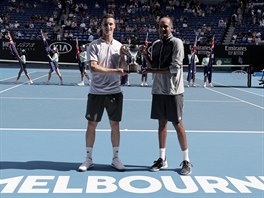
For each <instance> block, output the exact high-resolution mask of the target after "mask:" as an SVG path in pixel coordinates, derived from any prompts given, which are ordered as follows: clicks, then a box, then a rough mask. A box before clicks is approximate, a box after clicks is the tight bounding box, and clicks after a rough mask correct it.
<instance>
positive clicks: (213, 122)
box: [0, 68, 264, 198]
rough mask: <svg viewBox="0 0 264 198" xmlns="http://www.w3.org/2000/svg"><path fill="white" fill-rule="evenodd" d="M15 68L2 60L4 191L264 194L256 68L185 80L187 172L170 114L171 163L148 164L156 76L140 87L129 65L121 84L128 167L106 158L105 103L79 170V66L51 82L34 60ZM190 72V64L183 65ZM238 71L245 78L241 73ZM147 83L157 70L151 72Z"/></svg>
mask: <svg viewBox="0 0 264 198" xmlns="http://www.w3.org/2000/svg"><path fill="white" fill-rule="evenodd" d="M17 73H18V69H17V68H4V69H3V68H2V69H0V144H1V146H0V175H1V178H0V179H1V180H0V197H1V198H11V197H12V198H43V197H45V198H72V197H74V198H84V197H85V198H87V197H92V198H118V197H120V198H121V197H122V198H129V197H131V198H132V197H133V198H134V197H147V198H175V197H183V198H185V197H186V198H187V197H188V198H206V197H212V198H227V197H228V198H229V197H230V198H263V197H264V89H263V87H260V86H258V81H257V80H258V78H259V77H258V78H257V77H253V79H252V87H251V88H248V87H246V80H245V79H242V81H241V79H236V78H234V77H232V76H231V74H230V73H215V74H213V82H214V85H215V87H213V88H210V87H206V88H203V82H202V81H203V80H202V78H203V76H202V75H203V74H202V73H198V74H197V87H189V88H187V87H186V82H185V95H184V98H185V103H184V115H183V121H184V125H185V129H186V132H187V138H188V145H189V154H190V159H191V163H192V164H193V171H192V174H191V175H188V176H181V175H180V174H179V168H180V163H181V162H182V153H181V151H180V147H179V143H178V139H177V135H176V132H175V130H174V128H173V126H172V125H171V123H169V124H168V136H167V149H166V154H167V159H168V164H169V167H168V168H167V169H162V170H161V171H159V172H150V171H149V167H150V166H151V165H152V163H153V161H154V160H157V158H158V156H159V149H158V136H157V135H158V134H157V128H158V125H157V121H156V120H151V119H150V108H151V86H148V87H140V75H138V74H130V82H131V84H132V85H131V86H122V90H123V94H124V107H123V117H122V122H121V144H120V152H119V156H120V159H121V160H122V162H123V163H124V165H125V166H126V171H124V172H118V171H116V170H115V169H113V168H112V167H111V166H110V164H111V160H112V148H111V143H110V127H109V122H108V119H107V115H106V112H105V113H104V116H103V119H102V121H101V122H100V123H99V124H98V127H97V133H96V141H95V146H94V152H93V162H94V164H95V166H94V167H93V168H92V169H91V170H88V171H87V172H78V171H77V168H78V166H79V165H80V164H81V163H82V162H83V161H84V160H85V155H86V151H85V131H86V126H87V121H86V119H85V117H84V114H85V110H86V102H87V93H88V90H89V86H83V87H80V86H77V83H78V82H79V80H80V75H79V72H78V71H77V70H62V71H61V73H62V75H63V77H64V79H65V80H64V85H61V86H59V85H58V82H59V79H58V77H57V76H56V74H53V75H52V80H51V83H50V84H48V85H47V84H45V81H46V80H47V73H48V70H46V69H29V73H30V76H31V78H32V80H33V82H34V83H33V84H32V85H28V84H27V82H26V81H27V79H26V78H25V76H24V75H23V76H22V77H21V79H20V81H19V83H14V82H15V79H16V76H17ZM184 77H185V79H186V73H185V76H184ZM237 81H241V82H237ZM148 82H149V84H150V85H151V75H149V79H148Z"/></svg>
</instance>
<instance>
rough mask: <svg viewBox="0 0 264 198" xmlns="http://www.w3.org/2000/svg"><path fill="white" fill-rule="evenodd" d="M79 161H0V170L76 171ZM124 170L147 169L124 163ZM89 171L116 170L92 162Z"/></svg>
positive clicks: (146, 167)
mask: <svg viewBox="0 0 264 198" xmlns="http://www.w3.org/2000/svg"><path fill="white" fill-rule="evenodd" d="M80 165H81V162H80V163H71V162H53V161H27V162H11V161H1V162H0V170H5V169H18V170H55V171H74V170H75V171H78V167H79V166H80ZM125 167H126V169H125V172H130V171H148V170H149V167H148V166H140V165H125ZM90 170H91V171H102V172H116V171H117V170H116V169H115V168H114V167H112V166H111V165H110V164H94V167H92V168H90Z"/></svg>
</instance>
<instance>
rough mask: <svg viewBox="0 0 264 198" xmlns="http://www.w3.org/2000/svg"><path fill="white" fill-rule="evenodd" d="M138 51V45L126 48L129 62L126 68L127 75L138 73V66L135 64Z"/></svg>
mask: <svg viewBox="0 0 264 198" xmlns="http://www.w3.org/2000/svg"><path fill="white" fill-rule="evenodd" d="M138 50H139V46H138V45H129V46H128V52H127V53H126V55H127V56H128V57H129V61H130V62H129V63H128V68H127V72H128V73H138V72H139V71H140V65H139V64H138V63H137V62H136V61H137V53H138Z"/></svg>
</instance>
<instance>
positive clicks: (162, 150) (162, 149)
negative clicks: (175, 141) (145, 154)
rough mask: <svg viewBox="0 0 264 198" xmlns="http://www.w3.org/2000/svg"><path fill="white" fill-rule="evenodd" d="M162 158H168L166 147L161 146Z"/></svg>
mask: <svg viewBox="0 0 264 198" xmlns="http://www.w3.org/2000/svg"><path fill="white" fill-rule="evenodd" d="M160 158H161V159H163V160H165V158H166V148H160Z"/></svg>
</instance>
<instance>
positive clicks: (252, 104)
mask: <svg viewBox="0 0 264 198" xmlns="http://www.w3.org/2000/svg"><path fill="white" fill-rule="evenodd" d="M206 89H208V90H210V91H213V92H215V93H218V94H221V95H224V96H227V97H229V98H232V99H235V100H238V101H240V102H243V103H246V104H249V105H251V106H254V107H258V108H260V109H263V110H264V107H262V106H259V105H256V104H254V103H251V102H248V101H245V100H242V99H240V98H237V97H234V96H231V95H229V94H225V93H223V92H220V91H216V90H215V89H211V88H206Z"/></svg>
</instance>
